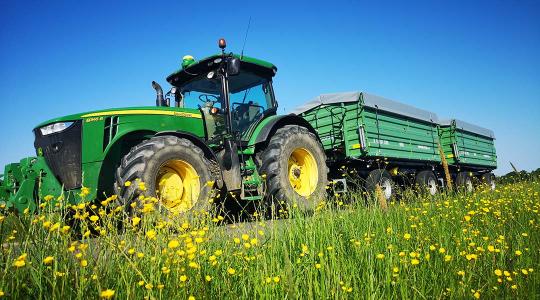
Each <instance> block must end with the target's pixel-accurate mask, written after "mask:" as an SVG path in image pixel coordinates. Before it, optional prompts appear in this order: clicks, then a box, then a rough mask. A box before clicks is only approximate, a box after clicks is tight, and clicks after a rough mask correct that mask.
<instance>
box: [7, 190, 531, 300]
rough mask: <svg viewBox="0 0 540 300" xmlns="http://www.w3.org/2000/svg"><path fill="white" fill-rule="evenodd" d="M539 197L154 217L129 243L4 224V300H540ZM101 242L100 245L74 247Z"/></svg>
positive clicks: (523, 193)
mask: <svg viewBox="0 0 540 300" xmlns="http://www.w3.org/2000/svg"><path fill="white" fill-rule="evenodd" d="M539 192H540V184H539V183H538V182H523V183H515V184H509V185H504V186H500V187H498V188H497V190H496V191H494V192H491V191H488V190H479V191H477V192H475V193H474V194H471V195H465V194H453V195H440V196H439V197H438V198H437V199H435V200H433V199H428V198H427V197H421V196H415V195H412V194H410V193H409V194H408V196H405V197H404V199H401V201H400V202H399V203H394V202H392V203H390V204H389V208H388V210H387V211H383V210H381V209H379V208H378V207H377V206H376V205H368V206H366V205H365V204H364V201H363V200H362V201H357V202H353V203H352V204H342V202H341V199H347V200H350V199H353V198H359V199H360V198H361V195H359V194H351V195H342V196H340V197H338V198H336V199H332V201H330V202H331V203H329V204H328V205H326V206H323V207H321V209H319V210H317V211H316V212H315V213H314V215H313V216H309V217H305V216H302V215H300V214H295V213H294V212H293V214H294V216H293V218H291V219H287V220H278V221H275V222H272V221H265V222H255V223H240V224H236V225H226V226H218V225H216V223H214V222H213V221H217V220H215V219H214V218H215V217H213V216H211V215H209V214H204V213H203V214H200V216H199V217H198V218H196V219H191V221H190V222H189V223H187V222H186V221H184V220H179V219H168V220H161V219H159V217H157V216H156V214H155V213H152V212H149V213H147V214H145V216H144V217H143V218H142V220H141V222H140V223H139V224H137V225H136V226H133V225H132V224H127V225H126V226H125V227H126V229H125V230H124V231H123V232H122V233H119V232H117V230H116V229H115V226H113V224H114V221H113V220H114V219H117V215H118V214H117V213H114V212H112V213H109V214H106V215H102V216H101V217H100V220H98V221H96V222H92V221H90V220H88V217H86V218H85V220H84V222H83V223H82V225H81V226H80V227H77V228H78V229H74V228H69V229H68V228H67V227H66V228H63V226H65V224H64V223H60V224H59V225H58V228H57V229H53V230H51V228H54V227H57V226H54V224H55V223H57V222H62V221H61V220H60V219H59V218H60V217H59V215H58V214H53V213H43V214H41V215H38V216H21V217H20V218H17V219H15V218H14V217H13V216H9V217H6V218H5V219H4V220H3V221H2V222H1V223H0V226H1V227H2V228H0V232H1V233H2V236H1V238H0V239H1V241H2V243H3V248H2V255H1V257H0V269H1V273H0V290H1V291H2V293H3V294H4V297H7V298H13V299H21V298H30V297H31V298H36V299H39V298H59V299H66V298H97V297H99V296H100V295H101V293H102V291H105V290H107V289H110V290H114V296H113V297H114V298H117V299H126V298H130V299H141V298H144V297H148V298H156V299H161V298H162V299H188V298H189V297H190V296H194V297H195V298H196V299H203V298H227V299H229V298H232V299H235V298H248V299H252V298H265V299H285V298H316V299H319V298H321V299H323V298H350V299H359V298H378V299H387V298H418V299H423V298H474V297H475V296H478V297H480V298H489V299H491V298H524V299H533V298H539V296H540V275H539V273H540V269H539V261H540V252H539V251H540V235H539V234H538V232H539V222H540V219H539V208H540V207H539V206H540V204H539V200H540V196H539ZM344 202H350V201H344ZM87 210H92V208H90V207H87V208H84V209H78V211H79V215H83V212H84V211H87ZM93 210H94V211H96V212H97V211H99V208H94V209H93ZM212 219H214V220H212ZM19 220H20V221H19ZM47 221H50V222H51V223H50V224H49V223H46V222H47ZM44 224H45V227H44ZM98 224H99V225H98ZM14 227H16V228H17V232H16V233H14V234H12V232H11V230H12V228H14ZM89 228H91V229H92V232H95V233H97V234H99V233H100V232H101V234H102V236H101V237H96V236H94V235H90V236H89V237H83V238H82V240H79V241H77V240H74V239H73V238H72V237H73V231H80V234H84V233H85V232H86V231H87V230H89ZM63 232H65V233H63ZM153 233H155V236H154V234H153ZM409 236H410V237H409ZM171 241H178V243H177V244H178V245H176V243H175V242H172V243H171ZM81 245H83V246H82V247H81ZM175 246H176V247H175ZM130 249H133V250H132V251H130ZM442 249H444V251H443V250H442ZM22 253H26V254H27V256H26V257H25V258H19V256H20V255H21V254H22ZM520 253H521V254H520ZM138 254H139V255H138ZM518 254H520V255H518ZM47 256H52V257H54V260H53V262H52V263H51V264H49V265H45V264H44V263H43V259H44V258H45V257H47ZM383 256H384V257H383ZM18 258H19V259H18ZM17 259H18V261H19V262H21V261H24V266H21V267H16V266H14V263H15V262H16V261H17ZM83 261H86V262H87V265H86V266H85V264H84V263H82V262H83ZM414 263H417V264H414ZM20 264H21V263H19V265H20ZM496 270H500V271H501V272H503V274H502V276H498V275H496V273H495V272H496ZM505 271H506V272H508V273H506V275H508V276H506V275H505V274H504V272H505ZM184 276H185V277H184ZM207 276H209V277H207ZM208 279H209V280H208ZM499 281H500V282H499ZM0 294H1V293H0ZM104 296H105V294H104Z"/></svg>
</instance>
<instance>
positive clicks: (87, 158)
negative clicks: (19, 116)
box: [0, 39, 328, 213]
mask: <svg viewBox="0 0 540 300" xmlns="http://www.w3.org/2000/svg"><path fill="white" fill-rule="evenodd" d="M219 47H220V48H221V53H220V54H217V55H213V56H210V57H207V58H204V59H202V60H199V61H195V60H194V59H193V58H192V57H190V56H186V57H184V59H183V62H182V68H181V69H180V70H179V71H177V72H174V73H173V74H171V75H169V76H168V77H167V81H168V82H169V83H170V84H171V85H172V88H171V90H170V91H169V92H167V93H165V94H164V92H163V90H162V88H161V87H160V86H159V84H157V83H156V82H152V86H153V87H154V89H155V90H156V92H157V97H156V106H150V107H131V108H121V109H106V110H100V111H94V112H86V113H79V114H74V115H69V116H65V117H60V118H55V119H52V120H49V121H46V122H44V123H41V124H39V125H38V126H37V127H36V128H35V129H34V134H35V143H34V146H35V149H36V157H29V158H24V159H22V160H21V161H20V162H19V163H12V164H8V165H7V166H6V167H5V172H4V175H3V178H1V177H0V180H1V181H0V204H4V205H6V206H7V207H10V208H13V209H15V210H18V211H19V212H23V211H25V210H27V211H35V210H36V209H37V207H38V206H39V205H40V203H42V202H44V199H45V200H46V201H47V202H48V203H55V201H57V199H65V200H64V201H68V202H69V203H71V204H78V203H81V202H85V201H94V200H100V199H103V198H107V197H110V196H111V195H117V196H118V199H119V201H120V202H121V203H122V204H124V205H125V208H126V209H127V210H129V208H130V207H132V205H129V204H132V203H134V201H137V199H138V197H139V196H140V195H141V194H143V193H144V194H146V195H148V196H154V197H156V199H158V200H159V201H158V205H159V206H160V208H163V209H165V211H168V212H172V213H184V212H187V211H190V210H205V209H209V208H210V207H211V205H212V204H211V202H212V201H210V200H211V199H210V198H211V197H212V195H213V194H214V193H215V192H216V191H217V192H222V193H223V192H226V193H227V194H228V195H229V194H231V195H234V197H237V198H239V199H241V200H263V201H264V202H263V203H266V204H273V203H275V201H280V202H281V201H284V203H286V204H287V203H289V204H290V203H292V202H293V201H294V203H295V204H297V205H298V207H299V208H300V209H302V210H312V209H313V208H314V207H315V206H316V205H317V201H318V200H319V199H321V198H322V196H324V195H325V190H326V189H325V187H326V185H327V182H328V181H327V172H328V167H327V165H326V156H325V152H324V149H323V147H322V144H321V141H320V140H319V138H318V136H317V133H316V132H315V130H314V129H313V127H312V126H311V125H310V124H309V123H308V122H307V121H306V120H305V119H303V118H301V117H299V116H296V115H294V114H291V115H282V116H278V115H277V114H276V112H277V107H278V103H277V101H276V99H275V95H274V89H273V87H272V78H273V77H274V76H275V74H276V71H277V68H276V67H275V66H274V65H273V64H271V63H269V62H265V61H262V60H258V59H254V58H250V57H247V56H239V55H236V54H232V53H226V52H225V47H226V44H225V40H223V39H221V40H220V41H219ZM171 100H173V101H174V103H172V102H173V101H171ZM137 182H143V183H144V187H143V188H141V186H140V184H136V183H137ZM51 199H52V200H51Z"/></svg>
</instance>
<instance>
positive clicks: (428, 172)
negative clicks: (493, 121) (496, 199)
mask: <svg viewBox="0 0 540 300" xmlns="http://www.w3.org/2000/svg"><path fill="white" fill-rule="evenodd" d="M293 112H294V113H295V114H298V115H300V116H302V117H303V118H304V119H306V121H308V122H309V123H310V124H311V126H313V128H314V129H315V130H316V131H317V133H318V135H319V138H320V140H321V142H322V145H323V147H324V149H325V151H326V153H327V157H328V158H329V164H341V165H343V164H346V165H347V166H349V167H350V168H354V169H355V170H356V171H357V172H358V173H359V174H360V175H361V176H363V177H364V178H365V179H366V187H367V188H368V190H373V189H374V186H375V185H376V184H381V185H382V187H383V189H384V191H385V194H386V196H387V198H389V197H390V196H391V195H392V193H393V191H392V190H393V189H392V186H394V185H395V184H396V183H399V184H401V185H404V184H406V183H407V182H413V183H415V184H418V185H419V186H423V187H426V188H427V189H428V190H429V192H430V193H432V194H434V193H436V192H437V187H439V186H442V185H444V181H443V178H444V170H443V167H442V161H441V160H442V158H441V155H440V153H439V144H441V146H442V149H443V150H444V153H445V155H446V154H448V155H446V157H447V160H449V163H450V165H451V169H450V170H451V174H450V176H451V177H452V178H453V179H454V181H456V182H457V183H458V184H459V185H461V186H468V187H469V188H472V183H471V182H472V180H471V178H472V177H473V176H474V175H476V176H480V177H482V176H484V174H488V175H489V176H492V174H491V173H489V172H490V171H491V170H492V169H493V168H495V167H496V157H495V149H494V147H493V132H491V131H490V130H487V129H484V128H481V127H478V126H475V125H472V124H469V123H466V122H461V121H457V123H456V121H454V122H453V123H452V124H453V125H446V122H440V121H439V119H438V117H437V114H435V113H433V112H430V111H426V110H423V109H419V108H416V107H413V106H410V105H407V104H403V103H400V102H397V101H393V100H389V99H386V98H383V97H379V96H375V95H372V94H369V93H365V92H347V93H336V94H324V95H320V96H318V97H316V98H315V99H313V100H311V101H309V102H307V103H306V104H304V105H303V106H300V107H298V108H297V109H295V110H294V111H293ZM456 124H457V125H456ZM457 144H460V145H457ZM456 146H459V147H458V148H455V150H454V148H452V147H456ZM452 151H457V152H456V153H459V156H458V157H459V158H461V160H460V161H459V162H458V161H457V160H455V159H454V156H453V155H451V153H453V152H452ZM330 169H331V170H336V168H332V167H330ZM398 175H399V176H398ZM471 175H473V176H471ZM484 177H486V176H484ZM483 179H486V178H483ZM487 179H492V178H491V177H490V178H487ZM492 181H493V180H490V183H491V182H492Z"/></svg>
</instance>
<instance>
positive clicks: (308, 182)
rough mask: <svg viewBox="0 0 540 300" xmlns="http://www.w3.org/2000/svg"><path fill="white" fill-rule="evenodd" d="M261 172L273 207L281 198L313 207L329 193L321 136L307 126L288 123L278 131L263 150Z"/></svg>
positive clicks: (301, 206)
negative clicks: (319, 138)
mask: <svg viewBox="0 0 540 300" xmlns="http://www.w3.org/2000/svg"><path fill="white" fill-rule="evenodd" d="M260 158H261V167H260V174H263V175H266V183H267V196H268V198H267V200H268V203H269V204H270V207H269V208H270V209H276V208H277V206H278V205H279V203H280V201H284V202H285V204H286V205H285V208H286V209H287V208H289V206H294V204H296V205H297V207H298V208H299V210H301V211H304V212H309V211H313V210H314V209H315V208H316V207H317V205H318V203H319V202H320V201H321V200H323V199H324V197H325V195H326V185H327V184H328V179H327V173H328V167H327V166H326V155H325V154H324V150H323V147H322V145H321V144H320V143H319V141H318V140H317V137H316V136H315V135H314V134H313V133H311V132H309V131H308V130H307V129H306V128H304V127H301V126H297V125H286V126H284V127H282V128H280V129H278V130H277V131H276V133H275V134H274V135H273V136H272V138H271V139H270V142H269V143H268V147H267V148H266V149H265V150H264V151H263V152H262V154H261V156H260Z"/></svg>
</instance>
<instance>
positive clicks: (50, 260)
mask: <svg viewBox="0 0 540 300" xmlns="http://www.w3.org/2000/svg"><path fill="white" fill-rule="evenodd" d="M53 260H54V257H52V256H47V257H45V258H44V259H43V263H44V264H46V265H50V264H51V263H52V262H53Z"/></svg>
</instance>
